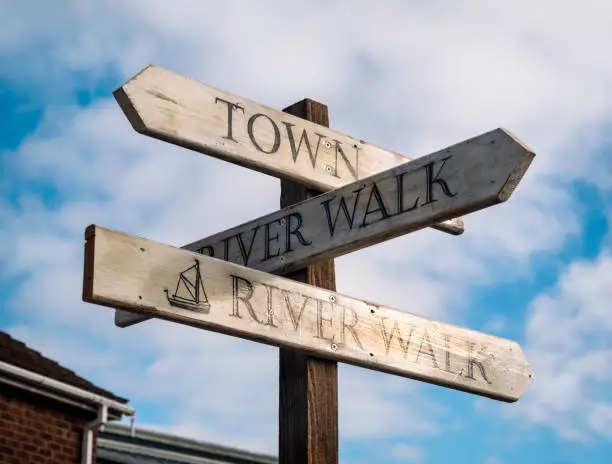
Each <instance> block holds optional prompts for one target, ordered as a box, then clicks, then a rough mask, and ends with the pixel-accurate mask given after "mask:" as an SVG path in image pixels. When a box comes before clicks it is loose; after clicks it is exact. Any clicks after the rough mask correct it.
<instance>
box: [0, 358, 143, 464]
mask: <svg viewBox="0 0 612 464" xmlns="http://www.w3.org/2000/svg"><path fill="white" fill-rule="evenodd" d="M2 372H4V373H6V374H9V375H10V376H13V377H17V378H19V379H22V380H26V381H27V382H28V384H32V383H33V384H35V386H34V387H32V386H30V385H21V384H19V383H17V382H14V381H11V380H10V379H2V378H0V382H2V381H4V382H5V383H8V384H11V385H14V386H17V387H21V388H25V389H26V390H30V391H33V392H36V393H41V394H44V391H42V390H40V389H38V388H36V386H39V387H45V388H46V389H49V390H54V391H56V392H60V393H63V394H65V395H68V396H71V397H73V398H74V397H76V398H78V399H79V400H83V401H85V402H88V403H95V404H97V405H98V417H97V418H96V419H94V420H93V421H91V422H89V423H87V424H85V426H84V428H83V445H82V446H83V448H82V451H83V452H82V455H81V456H82V457H81V463H82V464H91V462H92V452H93V431H94V429H95V428H97V427H98V426H99V425H101V424H105V423H106V422H107V421H108V412H109V410H111V411H114V412H119V413H121V414H125V415H128V416H134V414H136V410H135V409H134V408H131V407H129V406H127V405H125V404H123V403H120V402H118V401H115V400H111V399H110V398H106V397H105V396H102V395H98V394H96V393H92V392H88V391H86V390H83V389H82V388H78V387H73V386H72V385H68V384H66V383H64V382H60V381H58V380H55V379H52V378H49V377H45V376H44V375H40V374H35V373H34V372H31V371H29V370H27V369H22V368H21V367H17V366H13V365H12V364H8V363H5V362H3V361H0V373H2ZM48 396H52V397H54V398H56V399H58V400H60V401H61V400H62V398H61V397H59V396H56V395H48ZM67 402H68V403H72V404H74V401H70V400H68V401H67Z"/></svg>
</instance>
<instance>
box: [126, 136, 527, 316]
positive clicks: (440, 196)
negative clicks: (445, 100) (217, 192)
mask: <svg viewBox="0 0 612 464" xmlns="http://www.w3.org/2000/svg"><path fill="white" fill-rule="evenodd" d="M534 156H535V155H534V154H533V152H532V151H531V150H529V148H527V147H526V146H525V145H523V144H522V143H521V142H519V141H518V140H517V139H515V138H514V137H513V136H512V135H511V134H509V133H508V132H507V131H505V130H503V129H496V130H493V131H491V132H487V133H485V134H483V135H480V136H478V137H474V138H472V139H469V140H466V141H464V142H460V143H458V144H456V145H453V146H451V147H448V148H445V149H443V150H440V151H438V152H435V153H432V154H430V155H427V156H423V157H421V158H417V159H416V160H413V161H410V162H407V163H405V164H403V165H400V166H396V167H394V168H392V169H389V170H387V171H384V172H382V173H378V174H376V175H374V176H371V177H368V178H366V179H362V180H360V181H357V182H353V183H352V184H349V185H346V186H344V187H342V188H339V189H337V190H333V191H330V192H327V193H324V194H322V195H319V196H317V197H315V198H312V199H310V200H307V201H304V202H302V203H299V204H297V205H294V206H291V207H288V208H284V209H282V210H279V211H276V212H274V213H272V214H268V215H266V216H263V217H260V218H258V219H255V220H253V221H250V222H247V223H245V224H242V225H240V226H237V227H234V228H232V229H229V230H226V231H223V232H220V233H218V234H215V235H213V236H211V237H208V238H205V239H202V240H199V241H197V242H194V243H191V244H189V245H186V246H185V247H183V248H185V249H187V250H191V251H198V252H200V253H202V254H206V255H208V256H212V257H215V258H220V259H224V260H226V261H230V262H233V263H237V264H241V265H245V266H248V267H252V268H255V269H259V270H262V271H266V272H274V273H277V274H285V273H287V272H291V271H293V270H296V269H299V268H301V267H304V266H305V265H307V264H309V263H312V262H314V261H316V260H319V259H325V258H330V257H338V256H341V255H343V254H346V253H349V252H352V251H355V250H358V249H360V248H364V247H367V246H370V245H374V244H377V243H380V242H383V241H386V240H390V239H392V238H394V237H397V236H399V235H403V234H407V233H409V232H413V231H416V230H419V229H421V228H424V227H427V226H429V225H431V224H433V223H436V222H439V221H441V220H444V219H446V218H450V217H454V216H456V215H460V214H461V215H462V214H468V213H471V212H474V211H477V210H480V209H483V208H487V207H490V206H492V205H495V204H498V203H501V202H504V201H506V200H507V199H508V198H509V196H510V195H511V193H512V191H513V190H514V188H515V187H516V185H517V184H518V182H519V181H520V180H521V178H522V177H523V175H524V173H525V171H526V170H527V168H528V166H529V164H530V163H531V161H532V159H533V157H534ZM142 320H144V318H143V317H141V316H134V315H126V316H123V315H119V316H117V317H116V323H117V325H119V326H121V327H126V326H128V325H131V324H134V323H137V322H139V321H142Z"/></svg>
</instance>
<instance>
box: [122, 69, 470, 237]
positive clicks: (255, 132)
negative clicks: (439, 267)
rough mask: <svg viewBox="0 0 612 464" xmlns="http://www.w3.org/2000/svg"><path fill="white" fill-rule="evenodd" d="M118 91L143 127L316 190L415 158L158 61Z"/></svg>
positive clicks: (447, 227) (447, 225) (449, 224)
mask: <svg viewBox="0 0 612 464" xmlns="http://www.w3.org/2000/svg"><path fill="white" fill-rule="evenodd" d="M114 96H115V99H116V100H117V102H118V103H119V105H120V106H121V109H122V110H123V112H124V113H125V115H126V117H127V118H128V120H129V121H130V123H131V124H132V127H133V128H134V129H135V130H136V131H138V132H140V133H142V134H146V135H149V136H151V137H155V138H157V139H160V140H164V141H166V142H170V143H173V144H175V145H179V146H181V147H185V148H189V149H192V150H195V151H198V152H200V153H204V154H207V155H210V156H214V157H216V158H220V159H223V160H225V161H229V162H231V163H235V164H239V165H241V166H246V167H249V168H251V169H254V170H256V171H260V172H264V173H267V174H270V175H273V176H276V177H283V178H287V179H291V180H294V181H296V182H300V183H302V184H304V185H307V186H309V187H312V188H313V189H315V190H318V191H327V190H332V189H335V188H338V187H342V186H343V185H346V184H348V183H351V182H353V181H355V180H358V179H362V178H364V177H368V176H371V175H373V174H376V173H378V172H381V171H384V170H386V169H389V168H392V167H393V166H397V165H400V164H403V163H405V162H406V161H409V160H410V158H407V157H405V156H403V155H400V154H398V153H394V152H392V151H389V150H385V149H382V148H379V147H377V146H375V145H372V144H369V143H366V142H364V141H363V140H359V139H356V138H354V137H350V136H348V135H345V134H342V133H340V132H336V131H334V130H331V129H329V128H327V127H324V126H321V125H319V124H315V123H312V122H309V121H306V120H304V119H301V118H298V117H296V116H292V115H290V114H287V113H284V112H282V111H278V110H274V109H272V108H268V107H266V106H263V105H260V104H258V103H254V102H252V101H249V100H246V99H244V98H240V97H237V96H235V95H231V94H229V93H227V92H223V91H221V90H218V89H216V88H213V87H210V86H207V85H204V84H201V83H199V82H196V81H194V80H192V79H188V78H186V77H183V76H181V75H179V74H175V73H173V72H171V71H168V70H166V69H163V68H159V67H157V66H152V65H151V66H148V67H146V68H145V69H143V70H142V71H141V72H140V73H138V74H137V75H136V76H134V77H133V78H132V79H131V80H130V81H128V82H127V83H126V84H125V85H123V86H122V87H120V88H118V89H117V90H115V92H114ZM431 227H434V228H436V229H439V230H442V231H444V232H448V233H450V234H454V235H458V234H461V233H462V232H463V221H462V220H461V219H460V218H457V219H449V220H447V221H445V222H444V223H442V224H432V225H431Z"/></svg>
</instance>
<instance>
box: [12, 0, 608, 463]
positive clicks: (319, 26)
mask: <svg viewBox="0 0 612 464" xmlns="http://www.w3.org/2000/svg"><path fill="white" fill-rule="evenodd" d="M59 5H61V6H58V3H56V2H55V3H54V4H53V5H51V4H50V3H49V2H44V1H42V0H39V1H35V0H23V1H21V2H12V3H11V4H10V7H9V2H8V0H0V6H3V7H4V8H2V11H3V16H2V19H0V26H1V27H0V31H1V32H0V108H1V109H2V114H3V115H4V117H3V118H2V124H1V125H0V170H1V171H0V174H1V177H0V191H1V192H2V195H1V197H0V220H1V221H2V224H3V227H2V228H0V239H1V240H0V298H1V300H2V306H1V307H0V308H1V309H0V330H5V331H7V332H9V333H10V334H12V335H13V336H15V337H17V338H19V339H21V340H22V341H24V342H26V343H28V344H29V345H30V346H32V347H33V348H35V349H38V350H41V351H42V352H43V353H45V354H46V355H48V356H50V357H52V358H54V359H56V360H58V361H59V362H60V363H62V364H64V365H66V366H67V367H69V368H71V369H74V370H75V371H76V372H78V373H79V374H81V375H83V376H85V377H86V378H88V379H90V380H92V381H94V382H96V383H97V384H99V385H101V386H103V387H105V388H108V389H110V390H112V391H114V392H115V393H117V394H119V395H123V396H126V397H128V398H129V399H130V403H131V404H132V405H134V407H135V408H136V409H137V425H138V426H143V427H145V426H146V427H153V428H157V429H160V430H165V431H170V432H173V433H179V434H184V435H188V436H192V437H195V438H198V439H202V440H206V441H215V442H219V443H224V444H230V445H234V446H240V447H245V448H249V449H252V450H257V451H265V452H272V453H275V452H276V443H277V425H276V417H277V416H276V414H277V394H278V390H277V350H276V349H274V348H271V347H267V346H262V345H258V344H255V343H251V342H246V341H243V340H237V339H233V338H231V337H227V336H222V335H218V334H212V333H208V332H205V331H201V330H197V329H193V328H189V327H181V326H178V325H176V324H171V323H166V322H160V321H147V322H145V323H142V324H139V325H137V326H134V327H131V328H128V329H119V328H116V327H115V326H114V324H113V312H112V311H111V310H109V309H107V308H102V307H98V306H93V305H87V304H85V303H82V302H81V280H82V274H81V273H82V270H81V268H82V247H83V232H84V229H85V227H86V226H87V225H89V224H91V223H96V224H99V225H102V226H105V227H109V228H114V229H117V230H121V231H124V232H127V233H133V234H137V235H141V236H144V237H147V238H150V239H153V240H156V241H160V242H165V243H169V244H172V245H177V246H180V245H183V244H185V243H188V242H191V241H194V240H196V239H198V238H202V237H205V236H208V235H211V234H212V233H215V232H219V231H221V230H223V229H226V228H229V227H232V226H235V225H236V224H239V223H241V222H244V221H246V220H250V219H253V218H255V217H258V216H260V215H263V214H265V213H268V212H271V211H273V210H275V209H276V208H277V206H278V196H279V191H280V189H279V182H278V180H276V179H273V178H271V177H268V176H265V175H262V174H258V173H255V172H252V171H249V170H247V169H244V168H241V167H237V166H233V165H230V164H228V163H224V162H222V161H218V160H215V159H212V158H209V157H206V156H202V155H198V154H196V153H194V152H190V151H188V150H183V149H180V148H178V147H174V146H171V145H169V144H165V143H163V142H160V141H157V140H152V139H149V138H147V137H145V136H142V135H139V134H137V133H135V132H134V131H133V130H132V129H131V127H130V126H129V123H128V122H127V120H126V119H125V117H124V116H123V114H122V112H121V110H120V109H119V107H118V105H117V104H116V103H115V101H114V100H113V98H112V95H111V92H112V90H114V89H115V88H116V87H118V86H120V85H121V84H123V83H124V82H125V81H126V80H127V79H129V78H130V77H131V76H133V75H134V74H136V73H137V72H138V71H140V69H142V68H144V67H145V66H146V65H147V64H149V63H155V64H157V65H160V66H163V67H166V68H168V69H170V70H172V71H174V72H177V73H179V74H183V75H185V76H189V77H193V78H195V79H197V80H200V81H202V82H204V83H206V84H209V85H212V86H215V87H218V88H221V89H224V90H227V91H229V92H231V93H234V94H236V95H240V96H243V97H245V98H249V99H251V100H254V101H258V102H261V103H263V104H266V105H268V106H272V107H275V108H279V109H280V108H283V107H285V106H287V105H289V104H291V103H293V102H295V101H297V100H301V99H302V98H304V97H310V98H313V99H315V100H318V101H321V102H324V103H326V104H327V105H328V106H329V111H330V120H331V126H332V127H333V128H334V129H336V130H340V131H342V132H346V133H348V134H351V135H354V136H356V137H359V138H362V139H364V140H368V141H370V142H372V143H375V144H377V145H379V146H382V147H385V148H388V149H392V150H394V151H397V152H400V153H405V154H406V155H409V156H420V155H423V154H427V153H429V152H431V151H434V150H437V149H440V148H443V147H445V146H448V145H451V144H453V143H456V142H459V141H461V140H464V139H466V138H468V137H472V136H474V135H477V134H480V133H483V132H485V131H488V130H491V129H493V128H496V127H505V128H507V129H509V130H510V131H512V132H513V133H514V134H515V135H516V136H518V137H519V138H520V139H521V140H523V141H524V142H525V143H526V144H528V145H529V146H530V147H531V148H532V149H533V150H534V151H535V152H536V158H535V161H534V162H533V164H532V166H531V168H530V170H529V171H528V173H527V175H526V176H525V179H524V180H523V182H522V183H521V184H520V185H519V188H518V189H517V191H516V192H515V194H514V195H513V196H512V197H511V199H510V200H509V201H508V202H507V203H504V204H502V205H499V206H496V207H494V208H490V209H487V210H484V211H481V212H478V213H474V214H471V215H469V216H468V217H466V218H465V220H466V232H465V234H464V235H462V236H461V237H451V236H449V235H446V234H442V233H439V232H437V231H434V230H432V229H427V230H423V231H419V232H416V233H414V234H410V235H408V236H404V237H400V238H397V239H394V240H391V241H389V242H386V243H383V244H380V245H377V246H374V247H371V248H368V249H365V250H360V251H358V252H356V253H353V254H351V255H348V256H344V257H342V258H339V259H338V260H337V283H338V289H339V291H341V292H343V293H347V294H349V295H352V296H355V297H361V298H366V299H369V300H372V301H376V302H378V303H380V304H386V305H389V306H392V307H395V308H398V309H401V310H405V311H409V312H413V313H418V314H423V315H426V316H428V317H432V318H436V319H439V320H443V321H445V322H452V323H455V324H459V325H462V326H465V327H469V328H472V329H476V330H481V331H484V332H487V333H492V334H496V335H500V336H503V337H507V338H511V339H514V340H516V341H518V342H519V343H520V344H521V346H522V347H523V348H524V351H525V353H526V355H527V357H528V359H529V361H530V362H531V364H532V366H533V369H534V371H535V373H536V381H535V383H534V384H533V385H532V387H531V388H530V389H529V391H528V392H527V393H526V394H525V395H524V396H523V397H522V398H521V399H520V400H519V401H518V402H517V403H513V404H501V403H497V402H495V401H492V400H488V399H483V398H479V397H476V396H474V395H469V394H467V393H460V392H455V391H451V390H447V389H443V388H440V387H436V386H432V385H427V384H424V383H419V382H415V381H410V380H406V379H402V378H398V377H394V376H390V375H385V374H380V373H376V372H370V371H367V370H365V369H359V368H354V367H350V366H341V368H340V379H339V382H340V437H341V445H340V450H341V458H342V462H345V463H347V464H350V463H371V462H390V463H393V462H404V463H429V464H442V463H447V462H449V461H450V460H451V459H452V461H453V462H455V463H457V464H463V463H466V464H467V463H469V464H508V463H517V462H521V463H527V464H529V463H538V464H583V463H584V464H598V463H607V462H612V370H611V369H610V368H609V366H610V365H612V336H611V334H612V311H611V310H610V305H609V303H608V302H609V301H610V300H611V298H612V285H611V284H610V281H611V279H612V277H610V276H612V254H611V253H610V245H611V235H610V219H611V218H612V209H611V206H612V156H611V152H612V138H611V137H610V136H609V135H608V134H609V133H610V128H611V127H612V105H611V104H610V102H611V101H612V98H611V97H612V60H610V59H609V58H608V56H609V53H608V50H607V47H608V45H609V43H610V41H611V39H612V31H611V30H610V28H609V24H610V23H611V21H612V7H611V6H608V5H606V4H605V2H595V1H591V2H589V1H584V2H581V4H580V7H578V6H571V5H570V4H569V2H567V3H566V4H561V3H560V2H555V1H552V0H545V1H541V2H538V3H537V5H534V4H532V3H531V2H523V1H518V0H517V1H515V2H512V3H511V4H508V3H505V4H503V5H502V4H499V6H498V5H496V4H489V3H484V2H478V3H476V2H468V1H457V2H453V4H452V7H449V3H447V2H437V1H432V2H426V3H424V4H420V3H419V4H417V2H401V1H399V0H398V1H389V2H385V3H384V4H380V5H379V4H377V5H376V8H375V9H374V8H373V7H372V3H371V2H365V1H359V0H351V1H348V0H347V1H336V2H320V1H312V2H310V3H308V4H305V3H303V2H300V3H297V2H280V1H275V0H274V1H266V2H263V1H253V2H249V3H248V4H246V3H240V2H238V1H224V2H208V1H198V2H196V1H187V0H184V1H180V0H176V1H173V2H161V1H148V2H145V1H144V0H142V1H140V0H135V1H131V2H129V3H128V2H119V1H108V2H98V3H97V4H94V3H93V2H82V1H76V0H74V1H71V0H64V1H62V2H60V3H59ZM236 186H240V190H237V189H236ZM253 192H255V193H253ZM245 196H246V197H247V199H248V201H247V200H245ZM177 205H181V206H180V208H179V207H177Z"/></svg>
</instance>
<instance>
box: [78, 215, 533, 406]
mask: <svg viewBox="0 0 612 464" xmlns="http://www.w3.org/2000/svg"><path fill="white" fill-rule="evenodd" d="M198 275H199V277H198ZM196 288H197V289H198V291H199V294H198V298H197V300H196V298H194V296H195V295H196V290H195V289H196ZM83 299H84V300H85V301H88V302H91V303H95V304H100V305H104V306H111V307H122V308H124V309H127V310H129V311H133V312H136V313H140V314H146V315H150V316H152V317H158V318H161V319H165V320H169V321H174V322H178V323H182V324H187V325H191V326H194V327H198V328H202V329H207V330H212V331H215V332H221V333H224V334H228V335H233V336H236V337H241V338H246V339H249V340H253V341H257V342H261V343H266V344H270V345H275V346H282V347H288V348H292V349H300V350H304V351H307V352H309V353H311V354H314V355H316V356H317V357H322V358H327V359H330V360H335V361H340V362H346V363H350V364H354V365H357V366H361V367H365V368H368V369H373V370H378V371H382V372H388V373H392V374H397V375H400V376H404V377H408V378H412V379H417V380H422V381H425V382H429V383H434V384H438V385H442V386H445V387H448V388H453V389H457V390H463V391H466V392H470V393H475V394H478V395H482V396H487V397H490V398H494V399H497V400H501V401H507V402H513V401H516V400H518V399H519V398H520V397H521V395H522V394H523V393H524V392H525V390H526V388H527V387H528V386H529V385H530V383H531V382H532V380H533V372H532V370H531V368H530V366H529V364H528V362H527V360H526V359H525V356H524V354H523V352H522V350H521V348H520V346H519V345H518V344H517V343H516V342H514V341H510V340H506V339H503V338H499V337H496V336H491V335H486V334H483V333H480V332H476V331H472V330H469V329H465V328H461V327H457V326H454V325H450V324H445V323H442V322H437V321H433V320H430V319H427V318H424V317H421V316H416V315H413V314H409V313H406V312H402V311H397V310H394V309H391V308H387V307H384V306H379V305H376V304H374V303H371V302H366V301H362V300H358V299H355V298H351V297H349V296H346V295H342V294H340V293H337V292H332V291H329V290H325V289H321V288H317V287H313V286H310V285H306V284H303V283H299V282H295V281H292V280H289V279H286V278H283V277H278V276H275V275H272V274H268V273H264V272H261V271H258V270H254V269H250V268H246V267H244V266H239V265H237V264H233V263H229V262H226V261H222V260H218V259H214V258H209V257H206V256H202V255H200V254H197V253H193V252H190V251H186V250H181V249H178V248H174V247H171V246H168V245H164V244H160V243H157V242H153V241H151V240H146V239H143V238H139V237H135V236H130V235H126V234H123V233H120V232H115V231H111V230H109V229H105V228H102V227H99V226H90V227H88V228H87V230H86V248H85V273H84V282H83ZM218 355H219V356H222V353H218Z"/></svg>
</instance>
